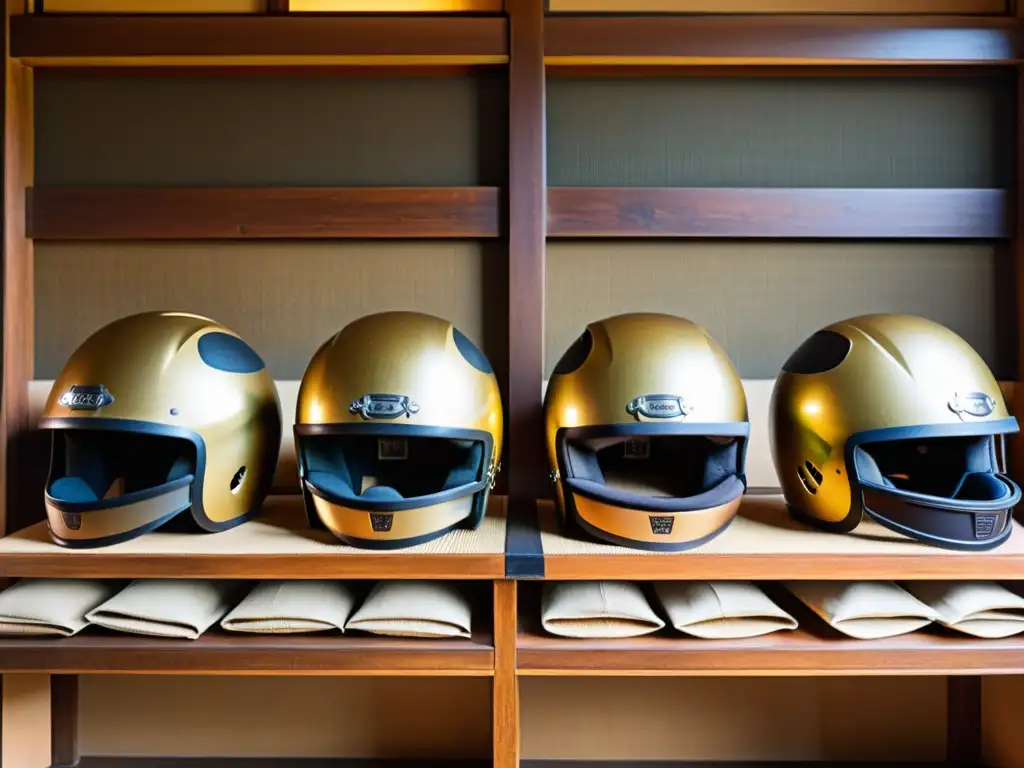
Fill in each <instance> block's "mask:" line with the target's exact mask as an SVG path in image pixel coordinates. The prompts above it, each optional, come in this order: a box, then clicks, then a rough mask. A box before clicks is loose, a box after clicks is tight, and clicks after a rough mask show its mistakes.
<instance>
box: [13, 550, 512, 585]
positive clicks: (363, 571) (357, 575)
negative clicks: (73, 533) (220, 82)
mask: <svg viewBox="0 0 1024 768" xmlns="http://www.w3.org/2000/svg"><path fill="white" fill-rule="evenodd" d="M186 571H187V573H188V575H189V577H190V578H195V579H227V578H232V579H387V578H396V579H451V580H467V579H468V580H493V579H501V578H504V576H505V558H504V556H503V555H501V554H493V555H486V554H485V555H481V554H449V555H435V554H429V555H424V554H408V555H401V554H398V555H395V554H385V555H380V554H374V553H370V552H366V553H358V554H349V553H346V554H338V553H330V552H327V553H324V554H322V555H308V554H303V555H223V554H219V555H165V554H146V555H113V554H111V555H88V556H84V557H76V556H75V554H74V553H72V552H57V553H53V554H31V555H12V554H0V578H8V577H12V578H13V577H17V578H54V579H60V578H66V579H71V578H91V579H131V578H152V579H160V578H162V579H173V578H180V577H181V574H182V573H183V572H186Z"/></svg>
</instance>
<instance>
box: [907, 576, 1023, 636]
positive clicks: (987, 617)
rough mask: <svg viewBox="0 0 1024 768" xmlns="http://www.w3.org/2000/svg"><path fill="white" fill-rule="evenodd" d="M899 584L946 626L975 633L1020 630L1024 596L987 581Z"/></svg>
mask: <svg viewBox="0 0 1024 768" xmlns="http://www.w3.org/2000/svg"><path fill="white" fill-rule="evenodd" d="M903 587H904V588H905V589H906V590H907V591H908V592H910V593H911V594H912V595H914V597H916V598H917V599H918V600H920V601H921V602H923V603H925V604H926V605H928V606H930V607H931V608H933V609H934V610H935V612H936V613H938V615H939V619H938V620H939V623H940V624H943V625H944V626H947V627H949V628H950V629H955V630H957V631H959V632H964V633H966V634H968V635H974V636H975V637H1009V636H1010V635H1016V634H1018V633H1020V632H1024V597H1021V596H1020V595H1017V594H1015V593H1013V592H1011V591H1010V590H1008V589H1007V588H1006V587H1002V586H1000V585H999V584H995V583H993V582H991V581H961V582H956V581H952V582H951V581H914V582H907V583H905V584H903Z"/></svg>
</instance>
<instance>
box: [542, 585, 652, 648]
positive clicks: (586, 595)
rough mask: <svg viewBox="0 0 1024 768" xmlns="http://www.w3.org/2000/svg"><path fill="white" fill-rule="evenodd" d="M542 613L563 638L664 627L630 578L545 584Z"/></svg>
mask: <svg viewBox="0 0 1024 768" xmlns="http://www.w3.org/2000/svg"><path fill="white" fill-rule="evenodd" d="M540 614H541V624H542V625H543V627H544V629H545V630H547V631H548V632H550V633H551V634H553V635H562V636H563V637H609V638H611V637H639V636H640V635H647V634H650V633H651V632H657V631H658V630H659V629H661V628H662V627H664V626H665V622H664V621H662V620H661V619H660V618H659V617H658V614H656V613H655V612H654V609H653V608H651V605H650V603H648V602H647V598H646V597H644V593H643V590H642V589H640V587H639V586H638V585H636V584H632V583H630V582H628V581H566V582H562V583H559V584H554V583H548V584H545V585H544V591H543V593H542V595H541V609H540Z"/></svg>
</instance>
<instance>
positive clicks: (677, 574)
mask: <svg viewBox="0 0 1024 768" xmlns="http://www.w3.org/2000/svg"><path fill="white" fill-rule="evenodd" d="M509 527H510V530H511V531H512V532H513V534H512V535H511V536H510V537H509V542H510V544H509V549H508V551H507V552H506V568H508V569H510V571H513V572H516V573H517V575H522V576H535V577H536V576H543V577H544V578H546V579H552V580H556V581H557V580H560V581H570V580H598V579H626V580H637V581H659V580H660V581H670V580H676V579H684V580H688V579H709V580H715V579H722V580H731V579H736V580H772V581H779V580H783V579H795V580H799V579H804V580H818V579H824V580H833V579H835V580H843V579H847V580H856V579H866V580H889V579H911V580H912V579H1004V580H1015V579H1020V578H1021V574H1024V530H1022V528H1021V525H1020V523H1015V530H1014V534H1013V535H1011V536H1010V538H1009V540H1008V541H1007V542H1006V543H1005V544H1003V545H1002V546H1000V547H999V548H997V549H995V550H992V551H989V552H983V553H969V552H952V551H948V550H941V549H936V548H934V547H928V546H926V545H923V544H919V543H917V542H914V541H911V540H910V539H907V538H904V537H902V536H899V535H898V534H893V533H891V532H889V531H888V530H886V529H885V528H883V527H882V526H880V525H878V524H877V523H874V522H870V521H865V522H863V523H861V525H860V527H858V528H857V529H856V530H855V531H853V532H852V533H849V534H833V533H825V532H822V531H816V530H811V529H809V528H807V527H805V526H803V525H801V524H800V523H797V522H794V521H792V520H791V519H790V517H789V515H788V513H787V511H786V508H785V503H784V502H783V500H782V497H781V496H771V495H765V496H759V495H748V496H747V497H746V498H745V499H744V502H743V505H742V507H741V509H740V515H739V516H738V517H737V518H736V519H735V520H734V521H733V523H732V525H730V527H729V528H728V529H726V531H725V532H723V533H722V534H721V535H719V536H718V537H717V538H715V539H713V540H712V541H710V542H708V543H707V544H705V545H703V546H701V547H698V548H697V549H693V550H689V551H686V552H679V553H652V552H646V551H641V550H632V549H628V548H625V547H620V546H616V545H613V544H603V543H599V542H597V541H594V540H589V539H586V538H583V537H578V536H576V535H574V534H572V533H566V532H565V531H563V530H562V529H561V528H560V526H559V525H558V523H557V518H556V513H555V510H554V506H553V505H552V504H551V503H541V504H538V511H537V513H536V516H535V517H533V518H532V519H531V518H527V519H522V518H520V519H518V520H516V519H513V520H512V521H510V526H509ZM531 563H532V564H533V565H535V566H538V567H541V568H542V570H541V571H540V572H539V573H538V572H529V571H528V567H529V564H531Z"/></svg>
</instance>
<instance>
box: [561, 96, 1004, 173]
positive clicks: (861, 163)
mask: <svg viewBox="0 0 1024 768" xmlns="http://www.w3.org/2000/svg"><path fill="white" fill-rule="evenodd" d="M1014 104H1015V100H1014V96H1013V91H1012V88H1011V83H1010V82H1008V81H1004V80H996V79H990V80H986V79H975V78H956V77H943V78H916V79H901V78H843V79H842V80H841V81H836V80H833V79H829V78H813V77H812V78H767V77H759V78H746V79H744V78H732V77H728V78H725V77H721V78H699V77H682V78H671V77H663V78H652V79H641V78H629V79H618V80H616V79H604V80H600V79H582V78H558V77H549V78H548V97H547V105H548V106H547V110H548V182H549V184H551V186H651V187H657V186H669V187H671V186H694V187H720V186H721V187H761V186H764V187H1006V186H1009V185H1010V184H1011V183H1012V168H1013V165H1012V161H1011V158H1012V156H1013V152H1012V147H1013V125H1014V122H1013V112H1012V110H1013V105H1014Z"/></svg>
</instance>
